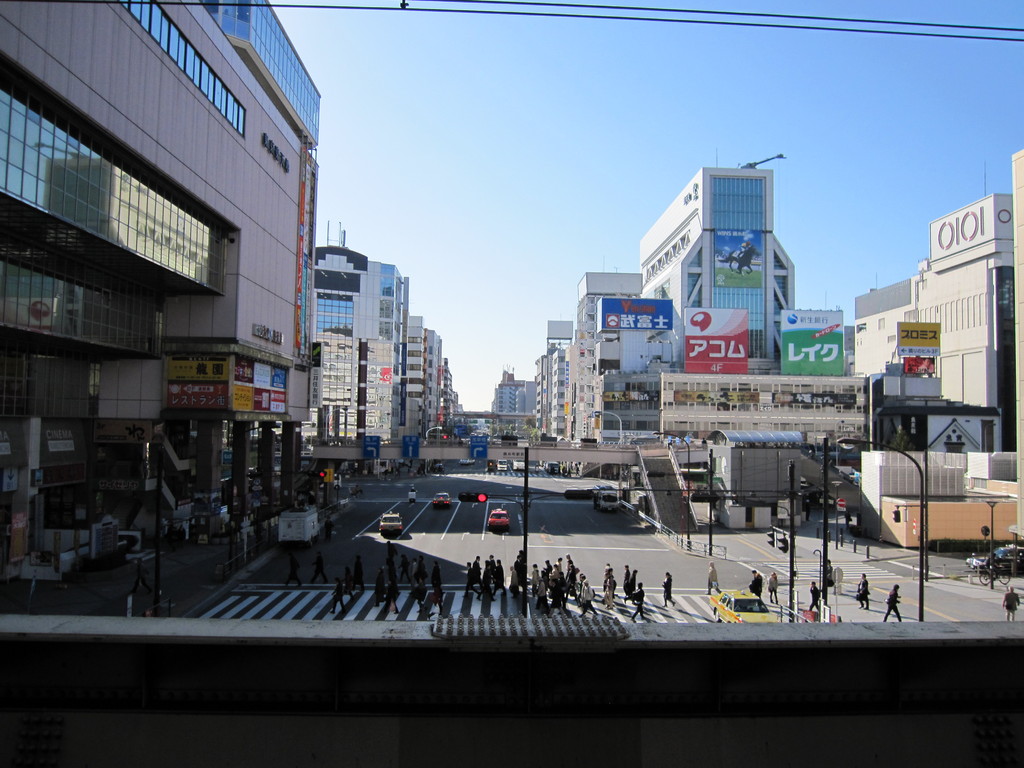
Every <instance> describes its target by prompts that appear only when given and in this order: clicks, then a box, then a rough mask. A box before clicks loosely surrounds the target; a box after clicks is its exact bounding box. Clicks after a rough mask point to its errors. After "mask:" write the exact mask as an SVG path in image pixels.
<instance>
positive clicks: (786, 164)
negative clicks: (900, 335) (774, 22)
mask: <svg viewBox="0 0 1024 768" xmlns="http://www.w3.org/2000/svg"><path fill="white" fill-rule="evenodd" d="M410 3H411V5H412V7H414V8H452V7H454V6H452V5H450V4H448V5H439V4H436V3H429V2H425V1H424V0H410ZM393 4H394V5H396V6H397V4H398V0H394V3H393ZM645 4H646V3H645ZM657 4H658V5H659V6H660V7H666V8H667V7H683V6H671V5H663V4H662V3H661V2H659V3H657ZM690 7H696V8H700V9H709V10H742V11H747V12H752V13H754V12H762V13H797V14H811V15H833V16H846V17H856V18H875V19H896V20H904V21H918V22H932V23H947V24H972V25H989V26H1001V27H1024V5H1021V4H1020V3H1019V0H1014V2H1009V1H1006V0H994V1H993V2H989V3H983V4H973V3H964V2H962V0H960V1H959V2H946V1H945V0H932V1H930V2H923V1H919V0H907V2H902V3H896V4H894V3H891V2H885V3H883V2H858V3H827V4H824V3H820V2H803V3H798V2H766V0H750V2H749V3H747V4H746V5H744V6H743V7H742V8H739V9H737V8H735V7H733V6H731V5H730V4H726V3H721V2H719V3H716V4H709V3H701V4H699V5H696V6H690ZM278 13H279V16H280V17H281V20H282V22H283V24H284V26H285V28H286V30H287V32H288V34H289V37H290V38H291V40H292V42H293V44H294V45H295V47H296V48H297V49H298V52H299V55H300V56H301V57H302V59H303V61H304V62H305V64H306V67H307V69H308V70H309V72H310V74H311V75H312V77H313V80H314V81H315V83H316V85H317V87H318V88H319V90H320V93H321V94H322V102H321V118H320V146H319V150H318V160H319V163H320V184H319V206H318V213H317V216H318V227H317V229H318V231H317V240H316V242H317V245H325V244H326V241H327V226H328V224H330V227H331V237H332V240H333V239H335V238H336V237H337V231H338V230H339V229H340V228H344V229H345V230H346V232H347V245H348V246H349V247H350V248H353V249H354V250H356V251H359V252H361V253H363V254H365V255H366V256H368V257H369V258H371V259H373V260H376V261H382V262H387V263H393V264H395V265H397V267H398V268H399V270H400V271H401V273H402V274H403V275H404V276H406V277H408V278H410V282H411V311H412V313H413V314H417V315H423V316H424V320H425V323H426V325H427V326H428V327H429V328H432V329H434V330H436V331H437V332H438V333H440V334H441V336H442V338H443V340H444V352H445V354H446V356H447V357H448V359H449V363H450V366H451V369H452V372H453V376H454V383H455V388H456V389H457V390H458V391H459V394H460V397H461V401H462V404H463V406H464V407H465V408H466V409H470V410H477V409H485V408H488V407H490V403H491V398H492V396H493V389H494V386H495V385H496V384H497V382H498V381H499V379H500V377H501V373H502V370H503V368H511V369H514V371H515V373H516V376H517V377H518V378H525V379H532V378H533V376H534V361H535V360H536V359H537V357H538V356H540V355H541V354H542V353H543V351H544V338H545V332H546V321H547V320H549V319H553V320H560V319H561V320H571V319H574V317H575V308H576V300H577V299H576V291H577V285H578V283H579V281H580V279H581V277H582V276H583V274H584V273H585V272H588V271H590V272H600V271H609V272H614V271H618V272H638V271H639V269H640V261H639V260H640V239H641V237H642V236H643V235H644V233H645V232H646V231H647V229H648V228H649V227H650V226H651V224H653V223H654V221H655V220H656V219H657V218H658V216H659V215H660V214H661V213H662V211H663V210H664V209H665V208H666V207H667V206H668V205H669V204H670V203H671V202H672V200H673V199H675V197H676V195H677V194H678V193H679V192H680V191H681V189H682V187H683V185H684V184H685V183H686V182H687V181H688V180H689V179H690V178H691V177H692V176H693V174H694V173H696V171H697V170H698V169H699V168H700V167H701V166H719V167H725V168H735V167H737V166H738V165H741V164H743V163H746V162H752V161H757V160H762V159H764V158H766V157H771V156H772V155H775V154H777V153H780V152H781V153H783V154H785V155H786V157H787V159H786V160H776V161H773V162H772V163H770V164H769V165H768V166H767V167H771V168H774V169H775V201H776V216H775V234H776V236H777V237H778V238H779V241H780V242H781V243H782V245H783V247H784V248H785V249H786V251H787V252H788V253H789V255H790V257H791V258H792V259H793V261H794V263H795V265H796V270H797V271H796V275H797V282H796V295H797V308H799V309H823V308H828V309H834V308H839V309H842V310H844V312H845V320H846V322H847V324H852V322H853V319H854V315H853V311H854V298H855V297H856V296H857V295H859V294H861V293H866V292H867V291H868V290H870V289H871V288H874V287H881V286H885V285H889V284H891V283H893V282H896V281H898V280H902V279H905V278H907V277H910V276H911V275H912V274H913V273H914V272H915V270H916V268H917V264H918V262H919V261H921V260H922V259H924V258H926V257H927V254H928V224H929V222H930V221H932V220H934V219H937V218H939V217H941V216H943V215H945V214H946V213H949V212H951V211H953V210H956V209H957V208H960V207H962V206H964V205H967V204H969V203H971V202H973V201H975V200H977V199H978V198H980V197H983V196H984V195H985V194H991V193H993V192H1011V191H1012V189H1011V173H1010V158H1011V155H1012V154H1013V153H1014V152H1016V151H1018V150H1020V149H1024V130H1022V129H1021V126H1024V119H1022V111H1024V106H1022V104H1024V102H1022V100H1021V98H1020V94H1019V83H1018V80H1019V75H1020V72H1021V71H1022V63H1024V43H1011V42H1002V43H998V42H980V41H965V40H940V39H928V38H910V37H895V36H879V35H864V34H849V33H836V32H815V31H797V30H778V29H752V28H741V27H722V26H705V25H691V24H657V23H648V22H627V21H598V20H579V19H570V20H567V19H539V18H515V17H508V16H489V17H488V16H473V15H458V14H448V13H420V12H416V13H413V12H409V11H394V12H390V11H389V12H382V11H362V10H360V11H341V10H310V9H294V10H293V9H281V10H279V11H278ZM1016 37H1024V34H1017V35H1016Z"/></svg>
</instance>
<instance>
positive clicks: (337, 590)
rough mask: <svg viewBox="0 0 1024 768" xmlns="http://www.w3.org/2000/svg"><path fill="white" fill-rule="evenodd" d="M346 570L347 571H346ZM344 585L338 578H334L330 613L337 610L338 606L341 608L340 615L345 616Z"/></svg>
mask: <svg viewBox="0 0 1024 768" xmlns="http://www.w3.org/2000/svg"><path fill="white" fill-rule="evenodd" d="M346 570H347V569H346ZM344 593H345V585H344V584H343V583H342V582H341V579H340V578H339V577H338V576H335V577H334V595H333V597H332V600H331V613H334V612H336V611H337V610H338V606H339V605H340V606H341V615H342V616H344V615H345V598H344Z"/></svg>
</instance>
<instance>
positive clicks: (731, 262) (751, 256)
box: [715, 229, 764, 288]
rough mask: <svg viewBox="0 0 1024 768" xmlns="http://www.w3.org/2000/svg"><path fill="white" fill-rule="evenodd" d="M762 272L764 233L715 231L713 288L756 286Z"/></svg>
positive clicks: (744, 230)
mask: <svg viewBox="0 0 1024 768" xmlns="http://www.w3.org/2000/svg"><path fill="white" fill-rule="evenodd" d="M763 273H764V232H761V231H755V230H751V229H739V230H738V229H718V230H715V287H716V288H760V287H761V285H762V275H763Z"/></svg>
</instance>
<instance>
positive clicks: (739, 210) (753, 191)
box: [711, 176, 773, 358]
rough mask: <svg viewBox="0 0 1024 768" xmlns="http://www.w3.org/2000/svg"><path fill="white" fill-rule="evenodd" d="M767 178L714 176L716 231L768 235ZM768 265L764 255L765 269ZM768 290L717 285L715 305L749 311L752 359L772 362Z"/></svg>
mask: <svg viewBox="0 0 1024 768" xmlns="http://www.w3.org/2000/svg"><path fill="white" fill-rule="evenodd" d="M764 183H765V180H764V178H760V177H758V178H749V177H732V176H713V177H712V178H711V205H712V208H711V221H712V226H713V227H714V229H715V230H720V229H721V230H732V231H745V230H751V231H754V232H764V228H765V186H764ZM767 264H768V258H767V255H766V254H762V265H763V267H762V268H765V267H766V266H767ZM764 292H765V289H764V288H763V287H762V288H746V287H736V286H733V287H727V286H718V285H716V286H715V287H714V289H713V299H712V305H713V306H715V307H719V308H722V309H745V310H747V322H748V326H749V330H750V353H749V357H754V358H771V357H773V350H771V349H769V348H768V344H769V338H770V334H769V333H768V322H769V320H770V318H766V317H765V297H764Z"/></svg>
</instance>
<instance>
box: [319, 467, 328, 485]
mask: <svg viewBox="0 0 1024 768" xmlns="http://www.w3.org/2000/svg"><path fill="white" fill-rule="evenodd" d="M317 477H319V478H320V481H321V482H323V481H325V480H327V470H326V469H321V470H320V474H319V475H317Z"/></svg>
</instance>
